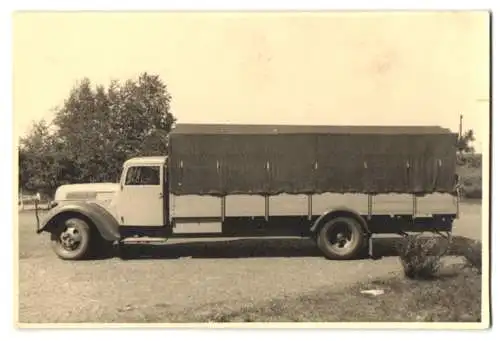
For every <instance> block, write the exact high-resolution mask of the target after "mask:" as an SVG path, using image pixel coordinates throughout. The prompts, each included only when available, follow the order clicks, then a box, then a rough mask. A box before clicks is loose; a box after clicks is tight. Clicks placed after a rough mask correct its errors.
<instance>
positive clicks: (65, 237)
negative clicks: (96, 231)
mask: <svg viewBox="0 0 500 341" xmlns="http://www.w3.org/2000/svg"><path fill="white" fill-rule="evenodd" d="M60 239H61V244H62V245H63V247H64V248H65V249H67V250H70V251H73V250H75V249H76V248H77V247H78V246H79V245H80V242H81V241H82V236H81V234H80V231H78V229H77V228H75V227H68V228H66V230H64V231H63V232H62V233H61V238H60Z"/></svg>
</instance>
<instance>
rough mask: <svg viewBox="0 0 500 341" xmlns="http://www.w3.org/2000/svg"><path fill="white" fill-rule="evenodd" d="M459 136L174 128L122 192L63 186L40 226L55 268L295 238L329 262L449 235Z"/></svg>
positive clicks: (422, 129)
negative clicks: (390, 239) (167, 243)
mask: <svg viewBox="0 0 500 341" xmlns="http://www.w3.org/2000/svg"><path fill="white" fill-rule="evenodd" d="M456 139H457V136H456V134H453V133H452V132H450V131H449V130H447V129H444V128H441V127H434V126H416V127H415V126H413V127H394V126H392V127H375V126H354V127H349V126H285V125H276V126H269V125H209V124H179V125H177V126H176V127H174V129H173V130H172V132H171V135H170V142H169V152H168V156H157V157H151V156H148V157H136V158H132V159H130V160H127V161H126V162H125V163H124V164H123V171H122V175H121V179H120V181H119V183H116V184H115V183H93V184H69V185H63V186H60V187H59V188H58V189H57V191H56V193H55V197H54V207H53V208H51V210H50V211H49V212H48V214H47V215H46V216H45V217H44V219H43V221H42V222H41V223H39V226H38V227H37V232H38V233H41V232H47V233H48V234H50V238H51V240H52V245H53V250H54V251H55V253H56V254H57V255H58V256H59V257H60V258H62V259H66V260H76V259H83V258H87V257H89V256H90V255H92V254H96V253H100V252H102V251H105V250H107V249H108V248H110V247H111V245H112V244H113V243H117V244H118V246H119V247H124V245H125V244H126V243H127V242H130V241H131V240H132V241H133V240H136V239H137V238H139V239H141V238H143V239H145V240H146V241H148V240H149V241H151V240H158V238H160V240H166V239H168V238H176V237H183V238H186V237H211V236H213V237H245V236H303V237H310V238H313V239H314V240H315V241H316V243H317V246H318V248H319V249H320V250H321V252H322V253H323V255H324V256H325V257H326V258H328V259H352V258H354V257H357V256H358V255H360V253H362V252H365V251H367V252H368V253H371V251H372V250H371V245H372V244H371V240H372V238H371V237H372V235H374V234H382V233H390V234H401V235H406V234H407V233H410V232H425V231H430V232H435V233H446V234H448V235H450V232H451V230H452V227H453V222H454V220H455V219H456V218H457V217H458V208H459V196H457V195H456V193H455V192H456V183H457V178H456V174H455V168H456V147H455V143H456Z"/></svg>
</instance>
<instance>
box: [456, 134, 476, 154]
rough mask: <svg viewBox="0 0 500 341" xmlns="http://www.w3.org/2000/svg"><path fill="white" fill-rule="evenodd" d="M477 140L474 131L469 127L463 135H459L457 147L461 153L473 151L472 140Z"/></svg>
mask: <svg viewBox="0 0 500 341" xmlns="http://www.w3.org/2000/svg"><path fill="white" fill-rule="evenodd" d="M475 140H476V138H475V136H474V131H473V130H472V129H469V130H467V131H466V132H465V134H463V135H462V136H459V137H458V140H457V149H458V151H459V153H460V154H463V153H464V152H465V153H473V152H474V147H473V146H472V145H471V143H472V142H474V141H475Z"/></svg>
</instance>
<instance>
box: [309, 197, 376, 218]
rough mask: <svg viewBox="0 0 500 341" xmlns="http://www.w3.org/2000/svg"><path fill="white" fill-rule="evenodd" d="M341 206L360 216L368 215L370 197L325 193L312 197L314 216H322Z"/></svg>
mask: <svg viewBox="0 0 500 341" xmlns="http://www.w3.org/2000/svg"><path fill="white" fill-rule="evenodd" d="M341 206H342V207H347V208H349V209H351V210H353V211H356V212H358V213H360V214H368V195H366V194H339V193H324V194H315V195H313V196H312V215H321V214H323V213H325V212H327V211H330V210H332V209H334V208H336V207H341Z"/></svg>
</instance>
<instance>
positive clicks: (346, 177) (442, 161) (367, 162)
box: [169, 124, 457, 195]
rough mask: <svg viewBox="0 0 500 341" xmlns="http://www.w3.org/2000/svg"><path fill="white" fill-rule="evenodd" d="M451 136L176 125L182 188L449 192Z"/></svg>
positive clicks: (436, 131) (172, 158)
mask: <svg viewBox="0 0 500 341" xmlns="http://www.w3.org/2000/svg"><path fill="white" fill-rule="evenodd" d="M456 139H457V135H456V134H454V133H451V132H450V131H449V130H447V129H443V128H440V127H373V126H355V127H347V126H333V127H332V126H279V125H278V126H267V125H266V126H264V125H198V124H183V125H178V126H176V127H175V128H174V130H173V131H172V134H171V135H170V142H169V154H170V155H169V163H170V164H169V169H170V175H169V176H170V188H171V191H172V193H174V194H177V195H181V194H199V195H203V194H210V195H228V194H268V195H273V194H279V193H289V194H299V193H304V194H315V193H324V192H337V193H373V194H376V193H417V194H424V193H431V192H448V193H450V192H452V191H453V190H454V185H455V162H456V149H455V148H456V147H455V144H456Z"/></svg>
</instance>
